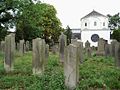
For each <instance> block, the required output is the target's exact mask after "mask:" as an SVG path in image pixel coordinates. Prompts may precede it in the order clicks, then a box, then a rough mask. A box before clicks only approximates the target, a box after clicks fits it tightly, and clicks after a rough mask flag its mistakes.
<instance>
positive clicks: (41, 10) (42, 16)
mask: <svg viewBox="0 0 120 90" xmlns="http://www.w3.org/2000/svg"><path fill="white" fill-rule="evenodd" d="M56 13H57V12H56V10H55V8H54V7H53V6H52V5H49V4H45V3H36V4H34V3H33V4H30V5H27V6H26V7H24V9H23V11H22V15H21V16H20V18H19V20H18V21H17V24H16V27H17V31H16V38H17V40H19V39H25V40H32V39H33V38H36V37H40V38H44V39H45V40H46V41H49V37H51V38H52V39H53V40H54V41H57V40H58V36H59V34H60V32H61V30H62V29H61V22H60V20H59V19H58V18H57V17H56ZM19 33H20V34H21V35H19ZM18 36H19V37H18Z"/></svg>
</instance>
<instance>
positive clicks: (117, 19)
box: [108, 13, 120, 30]
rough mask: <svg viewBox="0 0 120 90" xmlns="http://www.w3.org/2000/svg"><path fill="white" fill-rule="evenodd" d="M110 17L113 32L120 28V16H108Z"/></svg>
mask: <svg viewBox="0 0 120 90" xmlns="http://www.w3.org/2000/svg"><path fill="white" fill-rule="evenodd" d="M108 17H109V27H110V29H111V30H116V29H118V28H120V14H119V13H117V14H115V15H113V16H112V15H110V14H108Z"/></svg>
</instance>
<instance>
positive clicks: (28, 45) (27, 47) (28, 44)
mask: <svg viewBox="0 0 120 90" xmlns="http://www.w3.org/2000/svg"><path fill="white" fill-rule="evenodd" d="M25 45H26V51H27V52H28V51H29V50H30V43H29V41H26V44H25Z"/></svg>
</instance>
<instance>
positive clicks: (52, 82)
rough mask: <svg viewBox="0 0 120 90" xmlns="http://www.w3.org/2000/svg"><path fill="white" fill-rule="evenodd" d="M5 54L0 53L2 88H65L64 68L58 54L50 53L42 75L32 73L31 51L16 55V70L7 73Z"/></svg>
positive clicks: (32, 89) (53, 89)
mask: <svg viewBox="0 0 120 90" xmlns="http://www.w3.org/2000/svg"><path fill="white" fill-rule="evenodd" d="M2 55H3V54H1V53H0V89H3V90H4V89H12V90H20V89H21V90H65V85H64V76H63V68H62V67H61V66H60V65H59V63H58V56H55V55H54V56H53V55H50V57H49V60H48V64H47V65H46V67H45V72H44V74H43V75H41V76H34V75H32V55H31V52H29V53H27V54H25V55H24V56H23V57H20V56H19V55H18V54H17V55H16V57H15V64H14V65H15V70H14V72H11V73H5V71H4V69H3V58H2V57H1V56H2Z"/></svg>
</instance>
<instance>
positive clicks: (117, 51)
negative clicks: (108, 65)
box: [115, 42, 120, 67]
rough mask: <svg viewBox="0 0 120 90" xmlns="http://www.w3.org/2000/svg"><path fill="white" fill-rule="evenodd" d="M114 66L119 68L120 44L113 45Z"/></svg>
mask: <svg viewBox="0 0 120 90" xmlns="http://www.w3.org/2000/svg"><path fill="white" fill-rule="evenodd" d="M115 64H116V66H117V67H120V43H119V42H117V43H116V44H115Z"/></svg>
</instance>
